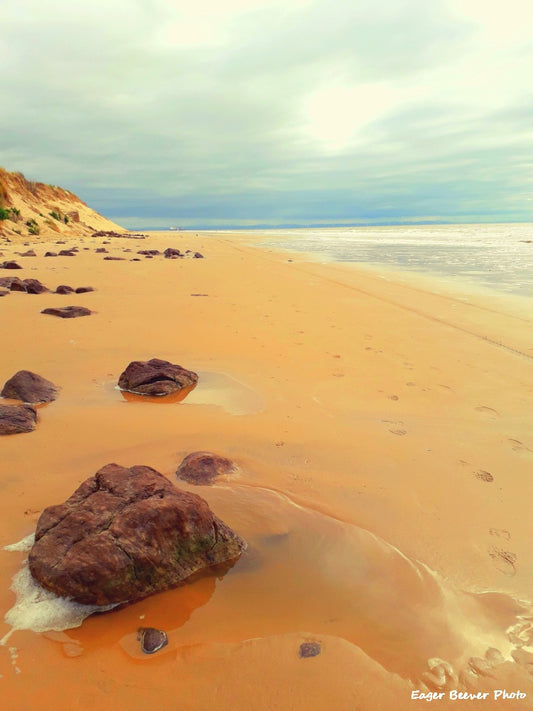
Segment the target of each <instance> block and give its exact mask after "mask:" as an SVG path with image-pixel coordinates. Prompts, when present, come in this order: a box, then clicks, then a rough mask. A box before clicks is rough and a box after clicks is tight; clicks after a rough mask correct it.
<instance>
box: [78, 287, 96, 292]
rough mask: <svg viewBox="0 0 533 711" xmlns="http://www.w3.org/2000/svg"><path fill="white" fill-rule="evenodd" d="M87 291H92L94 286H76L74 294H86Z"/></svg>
mask: <svg viewBox="0 0 533 711" xmlns="http://www.w3.org/2000/svg"><path fill="white" fill-rule="evenodd" d="M89 291H94V286H78V288H77V289H76V294H86V293H87V292H89Z"/></svg>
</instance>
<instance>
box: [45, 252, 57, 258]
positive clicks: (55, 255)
mask: <svg viewBox="0 0 533 711" xmlns="http://www.w3.org/2000/svg"><path fill="white" fill-rule="evenodd" d="M44 256H45V257H57V252H45V253H44Z"/></svg>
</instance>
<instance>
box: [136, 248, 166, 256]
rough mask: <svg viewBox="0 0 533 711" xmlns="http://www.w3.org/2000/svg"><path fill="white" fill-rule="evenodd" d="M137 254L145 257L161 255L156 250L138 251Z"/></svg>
mask: <svg viewBox="0 0 533 711" xmlns="http://www.w3.org/2000/svg"><path fill="white" fill-rule="evenodd" d="M137 254H145V255H150V256H151V255H154V256H156V255H158V254H161V252H160V251H159V250H158V249H140V250H139V251H138V252H137Z"/></svg>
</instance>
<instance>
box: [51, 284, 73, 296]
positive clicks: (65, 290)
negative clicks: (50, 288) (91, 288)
mask: <svg viewBox="0 0 533 711" xmlns="http://www.w3.org/2000/svg"><path fill="white" fill-rule="evenodd" d="M55 293H56V294H72V293H74V289H73V288H72V287H71V286H69V285H68V284H60V285H59V286H58V287H57V289H56V291H55Z"/></svg>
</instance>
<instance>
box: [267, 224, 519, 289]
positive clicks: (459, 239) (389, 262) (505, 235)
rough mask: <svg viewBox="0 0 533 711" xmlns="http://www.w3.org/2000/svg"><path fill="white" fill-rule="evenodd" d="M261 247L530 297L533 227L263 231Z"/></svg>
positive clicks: (338, 228)
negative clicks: (442, 278) (386, 268)
mask: <svg viewBox="0 0 533 711" xmlns="http://www.w3.org/2000/svg"><path fill="white" fill-rule="evenodd" d="M262 233H263V234H264V235H265V238H267V239H265V241H264V242H262V243H261V246H269V247H275V248H276V249H286V250H290V251H298V252H308V253H311V254H313V255H314V256H315V259H319V261H322V262H354V263H362V264H368V265H385V266H388V267H389V268H393V269H396V270H400V271H415V272H419V273H423V274H429V275H434V276H442V277H446V278H452V279H454V278H456V279H457V280H460V281H462V282H465V281H466V282H469V283H471V284H473V285H481V286H484V287H488V288H490V289H496V290H498V291H501V292H507V293H510V294H517V295H520V296H528V297H533V224H531V223H514V224H466V225H409V226H406V225H403V226H402V225H394V226H386V227H336V228H313V229H304V228H299V229H278V230H264V231H263V232H262Z"/></svg>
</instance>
